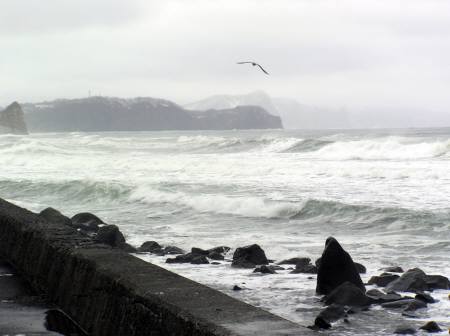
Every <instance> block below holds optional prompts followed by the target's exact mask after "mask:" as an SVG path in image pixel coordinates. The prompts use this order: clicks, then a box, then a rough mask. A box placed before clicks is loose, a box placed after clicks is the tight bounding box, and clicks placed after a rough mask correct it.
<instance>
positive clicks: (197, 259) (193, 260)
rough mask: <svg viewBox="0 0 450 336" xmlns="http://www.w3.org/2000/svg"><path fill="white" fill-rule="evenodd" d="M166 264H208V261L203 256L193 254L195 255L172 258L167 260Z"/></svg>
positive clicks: (188, 254)
mask: <svg viewBox="0 0 450 336" xmlns="http://www.w3.org/2000/svg"><path fill="white" fill-rule="evenodd" d="M166 263H168V264H194V265H199V264H209V261H208V259H207V258H206V256H205V255H202V254H195V253H186V254H181V255H177V256H176V257H174V258H167V260H166Z"/></svg>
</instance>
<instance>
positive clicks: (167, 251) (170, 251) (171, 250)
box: [158, 245, 184, 255]
mask: <svg viewBox="0 0 450 336" xmlns="http://www.w3.org/2000/svg"><path fill="white" fill-rule="evenodd" d="M183 253H184V250H183V249H181V248H179V247H176V246H171V245H169V246H166V247H164V248H163V249H162V251H161V252H160V253H158V254H160V255H166V254H183Z"/></svg>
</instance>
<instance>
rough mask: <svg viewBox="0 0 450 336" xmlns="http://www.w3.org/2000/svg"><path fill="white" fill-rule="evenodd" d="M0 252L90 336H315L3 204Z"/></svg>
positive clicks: (74, 232)
mask: <svg viewBox="0 0 450 336" xmlns="http://www.w3.org/2000/svg"><path fill="white" fill-rule="evenodd" d="M0 255H2V256H3V257H4V258H5V259H6V260H8V261H9V262H10V263H11V264H13V265H14V266H15V267H16V269H17V270H18V271H19V272H20V274H21V275H22V277H23V278H25V279H26V280H27V281H28V282H29V283H30V284H31V286H32V287H33V288H34V289H35V290H36V291H39V292H42V293H45V294H46V295H47V296H48V298H49V300H50V301H51V302H53V303H55V304H56V305H58V306H59V307H61V308H62V309H63V310H64V311H65V312H66V313H67V314H69V315H70V316H71V317H72V318H73V319H74V320H75V321H77V322H78V323H79V324H80V325H81V326H82V327H83V328H84V329H85V330H87V331H88V332H89V333H90V334H91V335H104V336H114V335H118V336H119V335H120V336H134V335H136V336H137V335H158V336H165V335H201V336H206V335H258V336H266V335H285V336H287V335H312V334H315V333H313V332H312V331H310V330H309V329H307V328H305V327H301V326H299V325H297V324H294V323H292V322H290V321H287V320H285V319H282V318H280V317H278V316H275V315H273V314H270V313H268V312H266V311H264V310H262V309H259V308H255V307H253V306H250V305H248V304H245V303H243V302H241V301H238V300H236V299H233V298H231V297H229V296H227V295H225V294H223V293H221V292H218V291H216V290H214V289H211V288H209V287H207V286H204V285H201V284H198V283H196V282H194V281H191V280H189V279H186V278H183V277H181V276H179V275H177V274H175V273H172V272H170V271H167V270H165V269H163V268H161V267H158V266H155V265H152V264H150V263H147V262H144V261H143V260H141V259H139V258H136V257H134V256H132V255H129V254H127V253H125V252H123V251H120V250H116V249H112V248H109V247H107V246H105V245H100V244H95V243H94V242H93V241H92V240H91V239H89V238H86V237H83V236H82V235H80V234H79V233H78V232H77V231H76V230H74V229H72V228H70V227H68V226H64V225H61V224H56V223H49V222H47V221H44V220H43V219H42V218H40V217H39V216H37V215H36V214H34V213H32V212H30V211H28V210H25V209H22V208H19V207H17V206H15V205H13V204H11V203H8V202H6V201H4V200H1V199H0Z"/></svg>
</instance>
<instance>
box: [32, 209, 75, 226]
mask: <svg viewBox="0 0 450 336" xmlns="http://www.w3.org/2000/svg"><path fill="white" fill-rule="evenodd" d="M39 217H42V218H44V219H45V220H46V221H48V222H50V223H56V224H61V225H67V226H72V221H71V220H70V218H69V217H66V216H64V215H63V214H62V213H61V212H59V211H58V210H56V209H53V208H46V209H44V210H42V211H41V212H40V213H39Z"/></svg>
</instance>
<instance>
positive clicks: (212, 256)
mask: <svg viewBox="0 0 450 336" xmlns="http://www.w3.org/2000/svg"><path fill="white" fill-rule="evenodd" d="M208 258H209V259H212V260H224V259H225V257H224V256H223V255H222V254H220V253H218V252H209V253H208Z"/></svg>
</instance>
